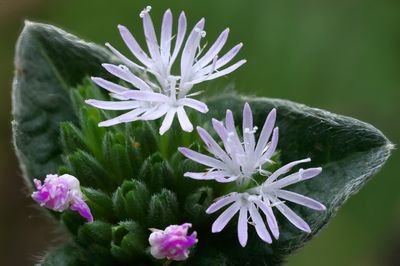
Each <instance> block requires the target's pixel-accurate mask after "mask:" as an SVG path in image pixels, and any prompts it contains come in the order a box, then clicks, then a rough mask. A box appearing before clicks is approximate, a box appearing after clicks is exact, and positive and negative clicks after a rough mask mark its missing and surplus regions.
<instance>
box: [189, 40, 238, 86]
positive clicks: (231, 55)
mask: <svg viewBox="0 0 400 266" xmlns="http://www.w3.org/2000/svg"><path fill="white" fill-rule="evenodd" d="M242 47H243V44H242V43H240V44H238V45H236V46H235V47H233V48H232V49H231V50H229V51H228V52H227V53H226V54H225V55H223V56H222V57H221V58H218V60H217V62H216V63H215V69H219V68H221V67H223V66H225V65H226V64H228V63H229V62H230V61H231V60H232V59H233V58H234V57H235V56H236V55H237V54H238V53H239V51H240V49H241V48H242ZM211 68H212V66H211V65H210V66H207V67H205V68H203V69H201V70H199V71H198V73H197V74H196V78H199V77H202V76H205V75H207V73H210V71H211Z"/></svg>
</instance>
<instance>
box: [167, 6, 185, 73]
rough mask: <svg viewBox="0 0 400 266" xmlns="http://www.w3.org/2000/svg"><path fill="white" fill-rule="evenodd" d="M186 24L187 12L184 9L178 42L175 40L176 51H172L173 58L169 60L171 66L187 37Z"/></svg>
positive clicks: (179, 26)
mask: <svg viewBox="0 0 400 266" xmlns="http://www.w3.org/2000/svg"><path fill="white" fill-rule="evenodd" d="M186 26H187V22H186V16H185V12H183V11H182V12H181V14H180V16H179V21H178V32H177V34H176V42H175V47H174V51H173V53H172V56H171V60H170V62H169V64H170V66H171V65H172V64H173V63H174V61H175V59H176V57H177V56H178V53H179V51H180V49H181V47H182V43H183V39H184V38H185V34H186Z"/></svg>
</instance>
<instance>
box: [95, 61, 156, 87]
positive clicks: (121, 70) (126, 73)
mask: <svg viewBox="0 0 400 266" xmlns="http://www.w3.org/2000/svg"><path fill="white" fill-rule="evenodd" d="M102 66H103V67H104V68H105V69H106V70H107V71H108V72H110V73H111V74H113V75H114V76H116V77H118V78H120V79H123V80H125V81H127V82H129V83H131V84H132V85H133V86H135V87H137V88H138V89H140V90H147V91H150V90H151V88H150V87H149V85H147V83H146V82H144V81H143V80H142V79H140V78H138V77H136V76H135V75H134V74H133V73H132V72H130V70H129V69H128V68H127V67H126V66H122V65H121V66H116V65H113V64H102Z"/></svg>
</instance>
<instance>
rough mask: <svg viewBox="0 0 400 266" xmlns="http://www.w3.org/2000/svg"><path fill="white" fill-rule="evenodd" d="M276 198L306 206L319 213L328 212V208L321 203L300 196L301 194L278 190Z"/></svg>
mask: <svg viewBox="0 0 400 266" xmlns="http://www.w3.org/2000/svg"><path fill="white" fill-rule="evenodd" d="M276 196H277V197H278V198H282V199H285V200H288V201H291V202H294V203H297V204H300V205H303V206H306V207H308V208H311V209H314V210H317V211H324V210H326V207H325V206H324V205H323V204H322V203H320V202H318V201H316V200H314V199H312V198H309V197H306V196H303V195H300V194H298V193H295V192H292V191H287V190H278V191H276Z"/></svg>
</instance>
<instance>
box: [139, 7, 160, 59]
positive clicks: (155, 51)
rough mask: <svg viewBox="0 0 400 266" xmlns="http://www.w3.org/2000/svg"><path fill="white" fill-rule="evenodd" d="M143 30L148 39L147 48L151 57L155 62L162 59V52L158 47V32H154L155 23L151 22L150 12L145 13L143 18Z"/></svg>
mask: <svg viewBox="0 0 400 266" xmlns="http://www.w3.org/2000/svg"><path fill="white" fill-rule="evenodd" d="M143 30H144V35H145V37H146V42H147V47H148V48H149V52H150V55H151V57H152V58H153V60H154V61H155V62H157V61H158V60H159V58H160V50H159V46H158V41H157V36H156V32H155V30H154V26H153V21H152V20H151V17H150V14H149V12H145V13H144V16H143Z"/></svg>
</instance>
